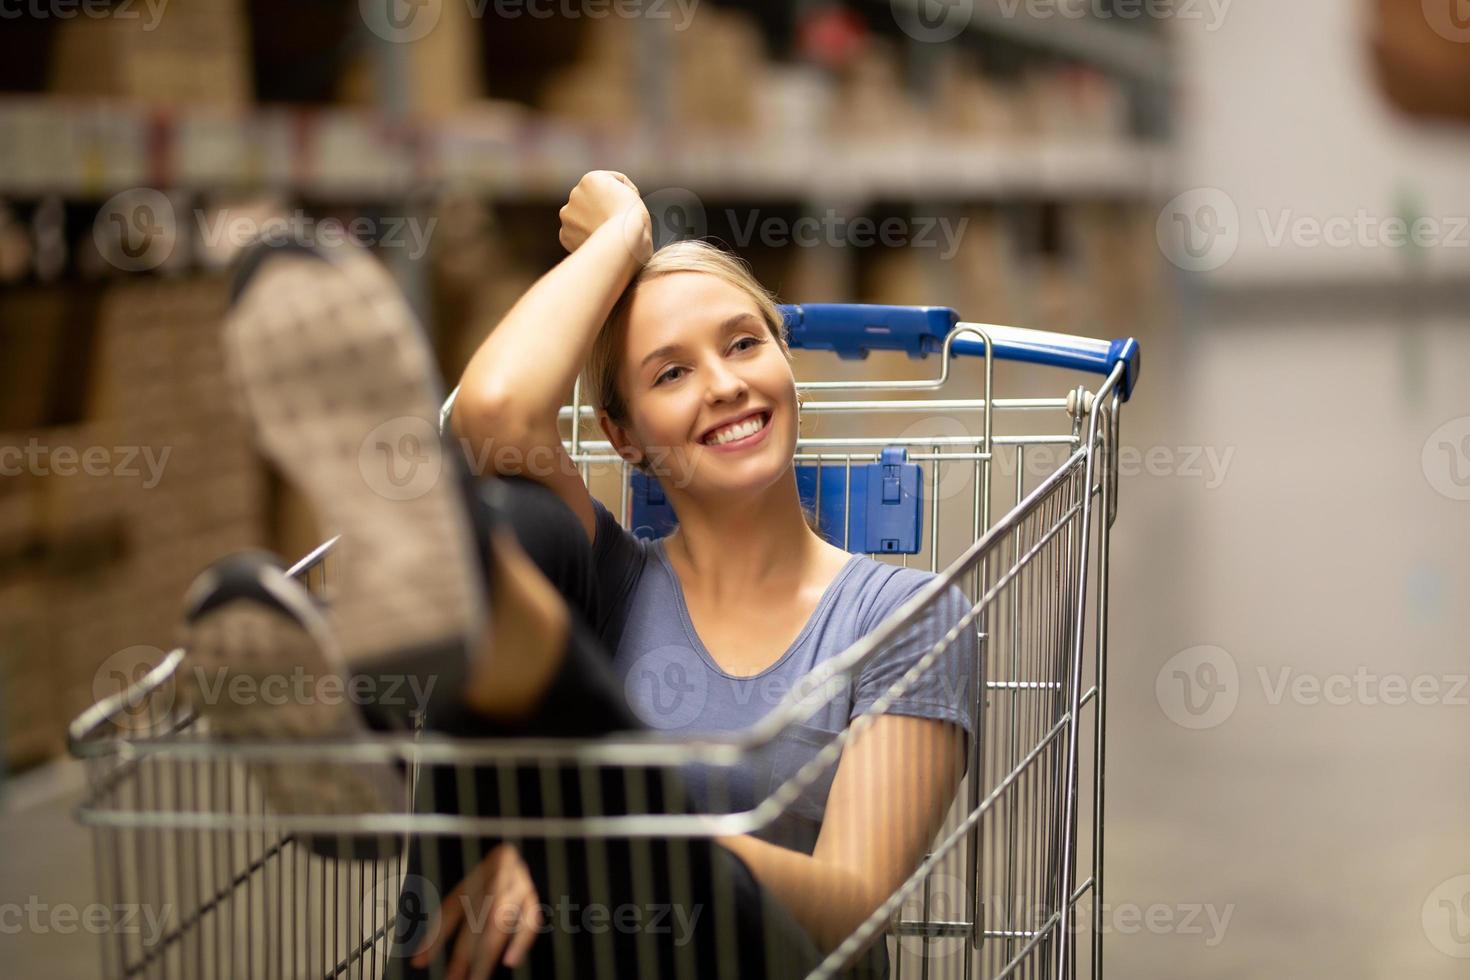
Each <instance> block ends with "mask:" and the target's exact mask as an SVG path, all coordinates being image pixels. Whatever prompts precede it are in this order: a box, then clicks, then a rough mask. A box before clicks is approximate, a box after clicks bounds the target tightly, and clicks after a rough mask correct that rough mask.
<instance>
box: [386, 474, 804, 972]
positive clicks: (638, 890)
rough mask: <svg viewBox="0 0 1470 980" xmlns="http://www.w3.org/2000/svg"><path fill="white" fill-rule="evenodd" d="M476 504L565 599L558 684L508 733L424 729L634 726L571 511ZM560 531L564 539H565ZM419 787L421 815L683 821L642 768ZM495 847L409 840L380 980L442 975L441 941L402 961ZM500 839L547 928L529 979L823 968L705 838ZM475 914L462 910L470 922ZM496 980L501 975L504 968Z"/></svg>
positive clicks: (495, 495) (673, 791)
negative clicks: (488, 510) (524, 869)
mask: <svg viewBox="0 0 1470 980" xmlns="http://www.w3.org/2000/svg"><path fill="white" fill-rule="evenodd" d="M483 492H484V495H485V496H486V499H487V500H488V501H490V502H491V506H492V507H493V509H494V510H495V511H496V512H497V515H498V519H500V520H505V521H507V522H508V523H509V524H510V525H511V526H512V527H513V528H514V529H515V530H516V533H517V537H518V538H519V540H520V542H521V545H522V547H523V548H524V549H525V551H526V552H527V554H528V555H529V556H530V558H531V559H532V560H533V561H534V562H535V563H536V565H537V566H538V567H539V568H540V569H541V571H542V572H543V574H545V575H546V577H547V578H548V580H550V581H551V582H552V584H553V585H555V586H556V588H557V589H558V590H559V591H560V592H561V594H562V595H563V597H564V598H565V599H566V600H567V604H568V606H569V607H570V609H571V612H572V617H571V618H572V628H571V635H570V639H569V641H568V646H567V650H566V655H565V657H564V659H563V663H562V667H561V669H560V671H559V673H558V674H557V676H556V678H555V680H554V682H553V683H552V685H551V687H550V689H549V690H548V692H547V694H546V697H545V698H544V700H543V701H542V702H541V703H540V705H539V706H538V707H537V708H536V709H535V711H534V713H533V714H532V715H531V716H530V717H529V718H527V719H525V720H524V721H522V722H519V723H517V724H514V725H507V724H503V723H499V722H496V721H493V720H491V719H488V718H485V717H481V716H477V715H475V714H474V713H473V712H470V711H468V710H460V711H458V712H456V713H452V714H450V715H448V716H445V717H441V718H439V719H431V724H432V727H433V728H434V729H435V730H436V731H438V732H442V733H443V734H446V735H450V736H453V737H455V738H461V739H506V738H515V737H521V738H533V737H538V736H542V737H576V738H594V737H596V736H599V735H607V734H610V733H614V732H626V731H630V730H635V729H639V728H642V727H644V726H643V725H642V724H641V723H640V722H639V720H638V719H637V717H636V716H635V715H634V714H633V713H632V711H631V710H630V709H629V707H628V705H627V702H626V700H625V699H624V697H623V693H622V685H621V684H620V683H619V682H618V680H617V678H616V676H615V674H614V673H613V670H612V666H611V655H610V653H609V652H608V651H607V650H606V648H605V646H604V645H603V643H602V640H601V638H600V637H598V636H597V635H595V634H594V633H593V631H592V627H591V626H590V625H589V624H590V623H595V622H597V621H598V615H597V614H598V602H599V601H600V597H599V596H598V595H597V589H596V586H595V577H594V572H593V567H592V553H591V548H590V546H589V543H588V542H587V540H586V535H585V533H583V532H582V530H581V528H580V525H578V524H576V518H575V517H574V516H573V515H572V513H571V510H570V508H568V507H566V505H565V504H563V503H562V502H561V501H560V500H559V499H557V498H556V497H555V496H554V495H553V494H552V493H551V492H550V491H549V490H546V489H544V488H543V487H541V486H539V485H538V484H535V483H532V482H530V481H527V480H523V479H509V480H498V481H491V482H490V483H487V485H486V486H485V487H484V488H483ZM568 521H570V522H572V523H571V524H570V525H568V524H567V522H568ZM568 526H570V527H571V529H572V533H566V531H565V529H566V528H567V527H568ZM548 528H550V529H553V530H551V531H550V532H548ZM558 528H560V529H562V530H561V533H558V532H557V530H556V529H558ZM491 614H492V615H493V614H494V611H493V610H492V612H491ZM495 655H505V656H513V655H515V651H510V650H508V651H499V650H497V651H495ZM419 787H420V798H419V801H418V808H419V809H420V811H421V812H439V813H449V814H472V813H478V814H482V815H500V816H528V817H530V816H549V817H557V816H562V817H577V816H581V815H585V814H602V815H619V814H630V813H649V812H653V813H658V812H664V813H678V812H683V811H684V809H685V804H684V801H683V798H682V791H681V788H680V785H679V781H678V779H677V777H676V776H675V775H673V774H671V773H667V772H664V771H661V770H658V769H652V768H650V769H640V770H637V771H635V772H633V773H631V774H630V773H629V772H628V771H627V770H625V769H618V770H611V769H608V770H595V769H591V768H586V769H583V770H580V771H578V770H571V769H566V770H557V771H551V770H548V769H546V768H543V767H533V766H529V765H514V766H508V767H507V766H500V767H498V768H495V767H489V766H481V767H460V766H453V767H451V766H437V767H426V768H425V769H424V770H421V776H420V782H419ZM500 843H502V842H501V841H500V840H498V839H494V838H488V837H487V838H464V837H451V836H433V835H416V836H415V837H414V838H413V839H412V840H411V842H410V848H411V850H410V854H409V864H408V869H409V875H410V877H409V878H408V879H407V880H408V885H407V887H406V888H405V892H404V896H403V897H402V899H401V900H400V904H399V912H400V915H399V920H398V923H397V934H396V935H395V937H394V938H395V944H396V945H395V955H394V956H393V957H392V959H391V960H390V969H389V974H390V975H392V976H399V977H405V978H407V977H426V976H442V975H443V970H444V967H445V965H446V964H447V962H448V958H449V955H450V953H451V951H452V950H453V948H454V941H453V940H451V941H450V942H448V943H446V945H445V949H444V951H443V952H442V953H441V955H440V957H439V960H438V963H437V964H433V965H431V969H429V970H423V971H421V970H417V969H415V968H413V967H412V966H411V965H410V964H409V962H408V956H409V954H410V952H411V950H412V949H413V948H414V947H416V946H417V944H418V942H419V941H420V939H421V938H422V937H423V934H424V932H425V924H426V921H427V914H426V913H427V912H429V911H431V910H432V908H433V907H434V906H435V905H437V902H438V901H439V900H440V899H441V898H442V896H444V895H447V894H448V892H449V891H450V889H452V888H453V887H454V886H455V885H456V884H458V883H459V882H460V881H461V880H463V879H464V877H465V876H466V874H468V873H469V871H470V870H471V869H473V868H474V867H475V866H476V865H477V864H478V863H479V862H480V860H482V859H483V858H484V856H485V855H486V854H488V853H489V851H490V850H491V848H493V847H495V846H496V845H497V844H500ZM511 843H513V844H514V845H515V846H516V848H517V849H518V850H519V851H520V853H521V855H522V857H523V858H524V860H525V861H526V864H527V866H528V867H529V869H530V874H531V878H532V880H533V881H534V883H535V886H536V891H537V893H538V895H539V897H540V899H541V902H542V906H543V908H542V914H543V916H544V918H545V920H546V921H545V924H544V925H543V926H542V930H541V931H540V933H539V934H538V935H537V937H536V940H535V942H534V944H533V945H532V947H531V951H530V954H529V955H528V957H527V959H526V963H525V967H524V969H525V971H527V972H528V973H529V975H530V976H533V977H567V978H573V980H583V978H600V977H619V978H655V977H660V978H662V977H668V978H673V977H678V978H680V980H694V978H700V980H703V978H722V977H740V978H744V977H801V976H805V975H806V974H807V973H808V972H810V971H811V970H812V969H813V968H814V967H815V966H816V964H817V963H818V962H820V960H821V955H820V954H819V952H818V950H817V948H816V946H815V944H814V943H813V942H812V940H811V938H810V937H809V936H808V935H807V934H806V933H805V931H803V930H802V928H801V927H800V926H799V925H798V924H797V923H796V921H795V920H794V919H793V918H792V916H791V914H790V912H789V910H787V909H786V908H784V907H783V906H782V905H780V903H779V902H777V901H776V900H775V898H774V897H773V896H771V895H770V893H769V892H767V891H766V890H765V889H763V888H762V887H761V886H760V885H759V884H758V883H757V882H756V880H755V878H754V876H753V875H752V874H751V871H750V869H749V868H748V867H747V866H746V864H745V863H744V862H743V861H741V860H740V859H739V858H737V857H736V856H735V855H733V854H731V853H730V852H729V851H728V850H726V849H725V848H723V847H721V846H719V845H717V844H715V843H713V842H712V841H710V840H708V839H688V838H679V839H629V838H611V839H603V840H600V841H598V840H589V839H545V838H533V837H527V838H523V839H519V840H514V841H511ZM484 911H485V909H483V908H478V907H475V906H471V907H469V909H468V914H470V915H476V914H480V915H483V913H484ZM493 975H494V976H496V977H507V976H510V975H512V974H511V973H510V971H508V970H506V969H505V968H504V967H503V966H501V967H499V968H497V970H496V972H495V973H494V974H493ZM517 975H523V974H521V973H520V972H519V971H518V973H517Z"/></svg>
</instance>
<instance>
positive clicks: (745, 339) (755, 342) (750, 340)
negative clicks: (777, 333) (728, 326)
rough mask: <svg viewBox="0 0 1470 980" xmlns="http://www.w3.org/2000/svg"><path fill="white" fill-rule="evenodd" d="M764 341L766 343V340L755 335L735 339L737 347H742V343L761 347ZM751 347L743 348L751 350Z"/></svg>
mask: <svg viewBox="0 0 1470 980" xmlns="http://www.w3.org/2000/svg"><path fill="white" fill-rule="evenodd" d="M763 343H765V341H763V340H757V339H756V338H754V337H741V338H740V339H739V340H737V341H735V346H736V348H740V345H741V344H749V345H750V347H759V346H760V345H761V344H763ZM750 347H746V348H743V349H744V350H750Z"/></svg>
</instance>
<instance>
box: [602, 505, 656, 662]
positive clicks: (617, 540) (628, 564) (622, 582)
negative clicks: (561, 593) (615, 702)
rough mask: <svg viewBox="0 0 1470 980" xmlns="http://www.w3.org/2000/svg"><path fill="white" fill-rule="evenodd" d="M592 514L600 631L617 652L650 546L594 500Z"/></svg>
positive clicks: (610, 648) (609, 647)
mask: <svg viewBox="0 0 1470 980" xmlns="http://www.w3.org/2000/svg"><path fill="white" fill-rule="evenodd" d="M592 510H593V511H594V512H595V513H596V515H597V523H596V532H597V533H596V537H595V538H594V539H593V542H592V563H593V566H594V568H595V569H596V574H597V587H598V592H599V593H600V594H601V596H602V613H603V615H602V619H601V620H600V621H599V622H598V624H597V629H598V632H599V633H600V634H601V635H602V638H603V642H604V643H606V644H607V647H608V649H609V650H612V651H616V650H617V648H618V641H619V640H620V639H621V637H622V633H623V624H624V622H625V620H626V619H627V609H628V599H629V597H630V596H631V595H632V593H633V588H634V587H635V586H636V585H637V584H638V578H639V576H640V575H641V574H642V573H643V568H644V564H645V562H646V560H647V555H648V543H647V542H645V541H643V540H641V539H640V538H639V537H638V536H637V535H635V534H633V533H632V532H631V531H629V530H628V529H627V528H625V527H623V525H622V524H621V523H619V522H618V519H617V518H616V517H614V516H613V513H612V511H610V510H608V509H607V508H606V507H605V506H603V503H602V501H600V500H598V499H597V498H596V497H593V498H592Z"/></svg>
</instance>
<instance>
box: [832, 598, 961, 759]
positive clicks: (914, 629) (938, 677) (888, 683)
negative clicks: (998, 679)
mask: <svg viewBox="0 0 1470 980" xmlns="http://www.w3.org/2000/svg"><path fill="white" fill-rule="evenodd" d="M895 572H896V573H895V575H894V576H893V577H892V578H891V579H889V580H888V581H887V582H886V583H885V584H884V586H883V588H882V589H881V590H880V592H879V596H878V602H877V603H875V605H874V608H873V613H872V617H871V618H870V619H869V620H868V622H867V624H866V629H867V630H868V631H869V632H871V631H872V630H873V629H876V628H877V627H878V626H879V625H881V624H882V623H883V621H884V620H886V619H887V618H888V617H889V616H890V615H892V614H893V612H894V611H895V610H897V609H898V608H899V607H900V606H902V605H903V604H904V603H906V602H908V601H909V600H910V599H911V598H913V597H914V596H915V595H916V594H918V593H919V592H920V591H921V590H923V589H924V588H925V587H926V586H928V584H929V583H930V582H931V581H933V579H934V576H933V574H932V573H929V572H921V571H919V570H917V569H896V570H895ZM969 611H970V601H969V600H968V599H967V598H966V597H965V594H964V593H963V592H961V591H960V590H959V589H957V588H955V587H954V586H951V587H950V588H949V589H947V590H946V591H945V592H944V593H943V594H942V595H940V597H939V598H938V599H937V600H936V601H935V602H934V603H933V604H932V605H930V606H929V607H928V608H927V609H925V610H924V611H923V612H922V613H920V615H919V617H918V619H917V620H915V621H914V622H912V623H910V624H909V625H908V626H907V627H906V628H904V629H903V630H901V631H900V632H899V633H898V634H897V635H896V636H895V637H894V638H893V640H892V641H890V642H889V643H888V644H886V645H885V646H884V647H883V648H882V649H880V650H879V651H878V652H877V653H876V654H874V655H873V657H872V658H871V659H870V660H869V661H868V663H867V664H866V665H865V666H864V667H863V669H862V672H861V673H860V674H859V676H858V680H857V685H856V691H855V692H854V697H853V708H852V717H854V718H855V717H857V716H858V715H859V714H861V713H863V712H864V711H866V710H867V709H869V708H871V707H872V706H873V704H874V702H876V701H877V700H878V698H880V697H882V696H883V695H884V694H886V693H887V692H888V691H889V690H890V689H891V688H892V687H893V686H894V685H895V684H896V683H897V682H898V681H899V679H900V678H902V677H903V676H904V674H905V673H907V672H908V670H909V668H911V667H913V666H914V665H915V664H916V663H918V662H919V661H920V660H921V659H922V658H923V657H924V656H925V655H926V654H928V653H929V651H930V650H932V649H933V648H934V647H935V645H936V644H939V643H940V641H941V640H943V639H944V637H945V636H946V635H947V634H948V633H949V631H950V630H951V629H953V628H954V627H955V625H956V624H957V623H959V622H960V620H962V619H963V618H964V617H965V616H966V615H967V614H968V613H969ZM975 637H976V634H975V620H973V619H972V620H971V621H970V622H969V623H966V624H965V626H964V627H963V628H961V629H960V630H959V632H958V634H957V635H956V636H955V637H954V639H952V640H950V641H949V642H948V644H946V645H945V646H944V647H943V648H942V649H941V650H940V652H939V655H938V656H937V657H936V658H935V660H934V662H933V663H931V664H930V665H929V666H928V667H927V668H926V669H925V670H924V672H923V673H922V674H920V675H919V677H918V678H917V679H916V680H914V681H913V682H912V683H911V684H909V685H908V686H907V687H906V688H905V689H904V691H903V693H902V694H899V695H897V696H896V697H895V699H894V701H893V703H892V704H891V705H890V706H889V707H888V708H887V710H886V712H885V713H886V714H893V715H905V716H910V717H916V718H933V719H936V720H939V721H949V722H953V723H955V724H957V725H959V726H961V727H962V728H964V729H965V731H967V732H969V733H970V734H972V735H973V734H974V731H975V725H974V704H975V688H974V683H975V677H974V675H975V670H976V661H977V652H978V647H979V644H978V642H977V640H976V638H975Z"/></svg>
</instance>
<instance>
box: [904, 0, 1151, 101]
mask: <svg viewBox="0 0 1470 980" xmlns="http://www.w3.org/2000/svg"><path fill="white" fill-rule="evenodd" d="M890 2H891V3H892V5H893V9H894V13H895V15H897V14H898V13H899V11H900V10H901V9H902V10H908V11H911V12H912V16H914V17H920V16H922V17H923V18H924V22H925V23H927V24H929V25H931V26H932V27H933V28H934V29H935V30H936V31H938V32H940V33H941V34H947V33H948V32H947V31H943V30H942V25H943V24H944V23H945V22H946V20H947V19H948V17H950V16H961V15H963V16H964V17H965V18H966V27H967V29H968V30H970V31H971V32H978V33H985V34H991V35H995V36H997V37H1002V38H1005V39H1007V40H1010V41H1016V42H1019V43H1021V44H1025V45H1029V46H1031V47H1035V48H1037V49H1039V50H1041V51H1045V52H1048V53H1051V54H1056V55H1060V56H1063V57H1067V58H1075V59H1077V60H1079V61H1082V62H1086V63H1088V64H1091V65H1092V66H1093V67H1095V68H1101V69H1105V70H1107V71H1111V72H1115V73H1117V74H1119V75H1122V76H1126V77H1131V78H1135V79H1139V80H1141V81H1147V82H1153V83H1159V84H1162V83H1164V82H1167V81H1168V79H1169V77H1170V75H1171V68H1170V58H1169V46H1168V43H1167V42H1166V41H1165V39H1164V38H1163V37H1162V36H1160V35H1159V34H1158V33H1156V32H1155V31H1154V30H1152V29H1151V26H1152V25H1151V24H1149V23H1147V21H1148V20H1149V19H1148V18H1141V17H1140V15H1138V14H1134V15H1133V17H1131V18H1129V17H1126V16H1125V15H1122V14H1119V15H1116V16H1115V18H1114V19H1111V20H1103V19H1101V18H1099V17H1098V16H1097V15H1096V14H1095V13H1093V12H1092V11H1090V10H1089V9H1088V7H1087V5H1084V4H1068V3H1066V2H1062V0H1058V2H1054V3H1049V4H1042V5H1028V4H1025V3H1022V2H1020V0H968V2H966V3H960V4H956V5H954V7H953V8H951V9H952V10H953V11H954V12H953V13H952V14H950V13H946V14H943V15H940V16H938V17H936V11H935V10H933V9H927V10H926V9H925V8H932V7H933V6H934V4H933V0H890ZM1038 7H1039V8H1040V9H1036V8H1038ZM921 10H922V11H923V13H922V14H921V13H920V11H921ZM1140 20H1142V21H1144V23H1140ZM900 22H902V21H900Z"/></svg>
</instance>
